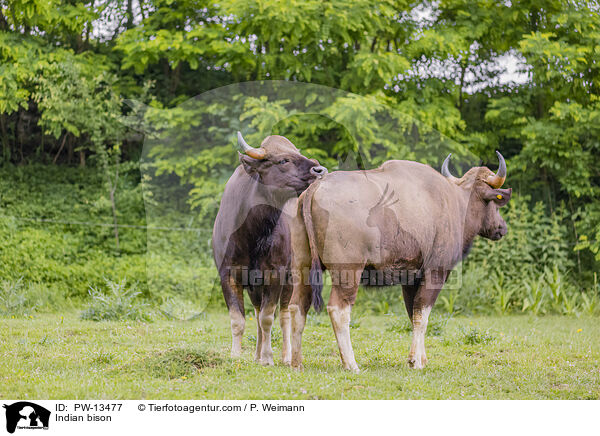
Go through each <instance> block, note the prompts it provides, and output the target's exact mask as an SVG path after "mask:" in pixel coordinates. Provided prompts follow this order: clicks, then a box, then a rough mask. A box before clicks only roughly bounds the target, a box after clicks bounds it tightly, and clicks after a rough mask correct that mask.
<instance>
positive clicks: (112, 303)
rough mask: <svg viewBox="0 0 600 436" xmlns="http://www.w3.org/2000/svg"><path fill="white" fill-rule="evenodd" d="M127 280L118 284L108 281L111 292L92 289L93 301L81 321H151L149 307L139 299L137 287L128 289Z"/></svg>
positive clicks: (107, 284) (82, 315)
mask: <svg viewBox="0 0 600 436" xmlns="http://www.w3.org/2000/svg"><path fill="white" fill-rule="evenodd" d="M126 284H127V281H126V280H125V279H123V280H121V282H119V283H116V282H113V281H111V280H108V279H107V280H106V286H107V288H108V289H109V292H106V293H105V292H102V291H101V290H100V289H96V288H93V287H91V288H90V297H91V298H92V301H91V303H90V305H89V307H88V308H87V309H86V310H85V311H84V312H83V313H82V314H81V319H87V320H91V321H123V320H133V321H150V320H151V316H150V310H149V306H148V305H147V304H145V303H142V302H140V300H139V299H138V298H137V297H138V295H139V294H140V293H139V292H138V291H136V290H135V286H131V287H127V286H126Z"/></svg>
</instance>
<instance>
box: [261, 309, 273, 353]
mask: <svg viewBox="0 0 600 436" xmlns="http://www.w3.org/2000/svg"><path fill="white" fill-rule="evenodd" d="M259 316H260V328H261V330H262V349H261V353H260V363H262V364H263V365H273V364H274V362H273V349H272V348H271V328H272V327H273V321H274V320H275V308H263V309H262V310H261V311H260V315H259Z"/></svg>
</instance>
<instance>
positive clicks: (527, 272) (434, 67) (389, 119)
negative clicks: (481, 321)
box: [0, 0, 600, 313]
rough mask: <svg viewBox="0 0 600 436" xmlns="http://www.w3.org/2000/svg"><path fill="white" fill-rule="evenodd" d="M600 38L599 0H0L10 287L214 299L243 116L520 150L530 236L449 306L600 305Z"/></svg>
mask: <svg viewBox="0 0 600 436" xmlns="http://www.w3.org/2000/svg"><path fill="white" fill-rule="evenodd" d="M599 39H600V7H599V5H598V2H597V1H593V0H592V1H582V2H569V1H565V0H544V1H542V2H539V1H535V2H534V1H530V0H524V1H512V2H494V1H489V0H478V1H474V2H473V1H459V2H456V1H452V2H450V1H436V2H429V1H425V2H405V1H391V0H383V1H382V0H379V1H374V0H358V1H349V0H335V1H332V2H325V3H324V2H321V1H319V0H307V1H303V2H297V1H292V2H279V1H275V0H260V1H259V0H251V1H240V0H224V1H222V2H219V3H218V4H214V3H212V2H205V1H203V0H177V1H175V0H136V1H133V0H117V1H109V0H100V1H94V2H73V1H70V0H14V1H6V0H0V142H1V144H2V165H3V168H2V170H1V173H2V177H1V178H0V186H1V188H0V210H1V213H2V215H3V217H2V219H0V234H1V235H2V240H3V247H2V251H1V252H0V258H1V265H2V273H0V274H2V277H1V278H2V279H3V280H5V281H6V289H8V290H11V291H10V292H12V294H11V295H13V294H14V293H15V292H17V293H18V292H25V290H27V289H30V287H31V286H37V287H43V289H44V290H47V291H48V292H49V294H50V295H61V296H65V297H81V296H86V295H87V294H88V289H89V287H90V286H96V287H97V286H102V285H103V283H104V279H105V278H106V279H111V280H113V281H115V282H120V281H121V280H122V279H123V278H127V279H128V282H129V283H136V282H137V283H138V289H139V290H140V292H141V295H142V296H143V297H144V298H149V299H152V300H154V301H156V302H164V301H166V299H169V298H172V297H175V296H178V297H179V298H188V299H198V298H204V299H206V298H208V296H209V295H210V293H211V291H212V289H213V284H214V269H213V267H212V263H211V259H210V253H209V249H208V242H207V241H208V238H209V237H210V228H211V224H212V220H213V218H214V215H215V211H216V206H217V205H218V200H219V198H220V194H221V192H222V189H223V185H224V182H225V181H226V180H227V177H228V175H229V174H231V170H232V169H233V168H234V167H235V165H236V162H237V161H236V154H235V152H234V151H233V149H232V143H233V141H234V134H235V131H236V130H238V129H239V130H243V131H244V133H245V136H246V138H247V140H248V141H249V142H250V143H252V144H256V143H258V142H259V141H260V140H261V139H262V137H264V136H265V135H266V134H270V133H279V134H284V135H286V136H288V137H289V138H290V139H292V140H293V141H294V142H295V143H296V144H297V145H298V146H299V147H300V148H302V150H303V151H304V152H305V153H307V154H309V155H310V156H311V157H316V158H318V159H320V160H321V161H322V162H323V163H325V164H326V165H327V166H328V167H329V168H330V169H337V168H342V167H344V165H347V166H348V167H352V165H350V164H348V159H349V157H350V159H354V158H356V159H357V162H356V164H357V165H358V166H365V167H372V166H376V165H378V164H380V163H381V162H383V161H385V160H387V159H396V158H407V159H416V160H419V161H421V162H425V163H428V164H431V165H434V166H437V165H439V163H440V162H441V160H442V159H443V157H444V156H445V154H446V153H447V152H448V151H453V152H454V153H455V157H456V158H462V159H463V161H469V162H471V163H473V160H474V157H475V160H479V159H481V160H482V161H483V162H484V163H490V164H491V166H493V165H495V162H496V161H495V155H494V153H493V151H494V150H495V149H499V150H501V151H502V153H503V154H504V155H505V157H506V158H507V161H508V168H509V178H508V181H507V185H508V186H512V187H513V188H514V189H515V195H514V200H513V201H512V204H511V206H510V207H509V208H508V210H507V212H506V213H507V215H508V220H509V226H510V229H511V231H510V233H509V235H508V236H507V238H505V240H504V241H502V242H501V243H499V244H489V243H487V242H485V241H480V242H479V243H478V245H477V246H476V247H475V248H474V250H473V253H472V254H471V259H470V260H469V261H468V262H467V263H466V264H465V265H464V268H463V273H462V274H460V276H461V277H462V279H463V282H464V286H463V290H462V291H461V293H458V294H455V293H454V291H452V290H449V292H445V294H444V295H443V298H445V300H443V301H444V305H445V307H446V309H447V310H449V311H450V312H454V311H457V310H459V311H464V312H477V311H481V310H484V311H485V310H487V311H489V310H496V311H499V312H502V313H504V312H510V311H533V312H535V313H544V312H553V313H581V312H586V311H587V312H590V313H592V312H594V311H595V310H596V306H597V305H598V303H597V298H598V287H597V283H596V278H595V277H596V275H595V272H596V271H597V268H598V259H600V207H599V205H600V202H599V201H598V196H599V194H600V190H599V188H600V177H599V174H598V168H599V167H600V161H599V157H598V156H600V153H598V151H599V148H600V142H599V140H598V138H599V137H600V131H599V130H600V127H598V126H600V89H599V88H598V83H599V80H598V79H599V68H600V50H599V49H598V45H597V41H598V40H599ZM511 59H512V60H513V61H518V63H519V68H520V70H521V73H520V76H519V77H520V78H519V80H511V78H510V77H509V78H508V79H507V78H506V74H507V72H508V66H507V65H508V64H509V63H510V62H508V61H509V60H511ZM513 78H514V77H513ZM262 80H266V81H268V82H266V83H267V84H266V85H261V87H262V88H259V89H260V90H261V92H262V93H260V92H259V93H258V94H256V92H255V91H253V89H252V88H251V87H248V86H245V85H234V86H230V87H228V88H220V89H217V88H219V87H221V86H224V85H231V84H235V83H240V82H246V81H262ZM272 80H281V81H285V82H284V83H283V84H281V82H276V81H272ZM300 82H304V83H310V84H311V86H310V87H303V86H300V87H289V86H287V85H288V84H295V83H300ZM265 86H266V87H267V88H268V89H270V91H269V92H266V91H265V88H264V87H265ZM326 87H330V88H326ZM215 89H217V91H214V90H215ZM207 91H211V92H208V93H207ZM253 92H254V94H253ZM203 93H204V94H203ZM349 93H350V94H349ZM200 94H202V95H201V97H200V98H197V99H192V98H193V97H195V96H197V95H200ZM144 140H145V146H144V148H143V147H142V145H143V143H144ZM174 145H175V146H176V147H174ZM140 157H142V158H143V163H142V167H141V171H139V170H138V161H139V158H140ZM475 163H477V162H475ZM13 165H18V166H17V167H14V166H13ZM67 167H68V168H67ZM77 167H79V168H77ZM90 167H91V169H90ZM142 195H143V197H142ZM142 198H143V201H142ZM39 220H47V221H48V222H43V221H39ZM49 221H52V222H49ZM56 221H62V222H63V224H61V223H57V222H56ZM74 222H76V223H95V224H93V225H82V224H73V223H74ZM69 223H70V224H69ZM98 224H101V225H98ZM146 225H148V226H150V227H151V228H154V229H155V230H152V229H150V230H148V231H147V230H146V228H145V227H144V226H146ZM159 227H161V228H162V227H165V228H169V229H172V228H179V229H180V230H181V229H185V231H177V230H158V229H156V228H159ZM157 253H160V256H159V255H157ZM188 254H189V255H188ZM457 275H458V274H457ZM19 280H21V282H19ZM558 282H560V285H558V284H557V283H558ZM17 283H20V284H19V285H17ZM15 286H16V287H15ZM156 290H160V291H156ZM31 292H33V291H31ZM35 292H40V293H44V292H42V291H39V290H38V291H35ZM199 295H200V296H201V297H199ZM366 295H367V296H369V295H370V294H369V293H368V292H367V294H366ZM11 298H15V297H14V295H13V297H11ZM11 301H13V300H11ZM10 304H13V303H10ZM161 304H162V303H161ZM204 304H205V303H204ZM378 304H384V303H383V302H381V301H379V300H373V302H372V304H371V306H376V305H378ZM386 304H387V303H386ZM390 304H392V305H395V304H396V303H390ZM11 307H12V306H11ZM492 308H496V309H492ZM381 310H382V311H383V312H385V311H386V310H385V307H382V308H381ZM394 311H396V310H395V309H394Z"/></svg>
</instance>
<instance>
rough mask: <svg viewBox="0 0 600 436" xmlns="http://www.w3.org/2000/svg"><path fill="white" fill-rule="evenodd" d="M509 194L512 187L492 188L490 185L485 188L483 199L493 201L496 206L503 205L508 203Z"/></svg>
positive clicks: (510, 194)
mask: <svg viewBox="0 0 600 436" xmlns="http://www.w3.org/2000/svg"><path fill="white" fill-rule="evenodd" d="M511 196H512V188H508V189H494V188H492V187H489V189H486V191H485V193H484V195H483V199H484V200H487V201H493V202H494V203H496V204H497V205H498V207H502V206H505V205H506V203H508V201H509V200H510V197H511Z"/></svg>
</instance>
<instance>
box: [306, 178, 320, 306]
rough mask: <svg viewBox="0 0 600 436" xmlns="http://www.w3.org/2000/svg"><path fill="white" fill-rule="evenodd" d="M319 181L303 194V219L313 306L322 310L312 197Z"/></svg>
mask: <svg viewBox="0 0 600 436" xmlns="http://www.w3.org/2000/svg"><path fill="white" fill-rule="evenodd" d="M318 184H319V182H318V181H315V182H313V183H312V184H311V185H310V186H309V187H308V189H307V190H306V191H304V193H303V194H302V196H303V197H304V198H302V219H303V220H304V227H305V228H306V234H307V236H308V244H309V246H310V257H311V265H310V273H309V276H308V279H309V283H310V287H311V289H312V299H311V300H312V306H313V308H314V309H315V311H317V312H320V311H321V309H322V308H323V296H322V295H321V293H322V292H323V265H322V264H321V259H319V251H318V250H317V240H316V237H315V226H314V224H313V219H312V213H311V212H312V199H313V195H314V193H315V191H316V190H317V185H318Z"/></svg>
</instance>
